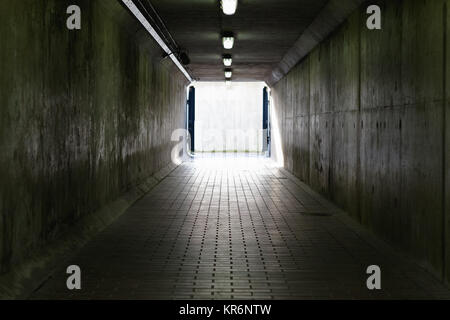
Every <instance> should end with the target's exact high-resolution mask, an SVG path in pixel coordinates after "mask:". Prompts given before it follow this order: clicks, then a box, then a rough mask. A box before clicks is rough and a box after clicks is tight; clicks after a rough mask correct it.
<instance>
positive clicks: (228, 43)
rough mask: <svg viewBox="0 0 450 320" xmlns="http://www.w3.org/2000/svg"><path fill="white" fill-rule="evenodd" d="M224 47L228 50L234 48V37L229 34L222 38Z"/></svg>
mask: <svg viewBox="0 0 450 320" xmlns="http://www.w3.org/2000/svg"><path fill="white" fill-rule="evenodd" d="M222 43H223V47H224V48H225V49H227V50H230V49H233V46H234V37H231V36H227V37H223V38H222Z"/></svg>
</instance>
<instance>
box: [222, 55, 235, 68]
mask: <svg viewBox="0 0 450 320" xmlns="http://www.w3.org/2000/svg"><path fill="white" fill-rule="evenodd" d="M223 64H224V66H225V67H231V65H232V64H233V59H232V58H231V55H227V56H224V57H223Z"/></svg>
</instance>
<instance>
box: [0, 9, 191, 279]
mask: <svg viewBox="0 0 450 320" xmlns="http://www.w3.org/2000/svg"><path fill="white" fill-rule="evenodd" d="M70 4H77V5H79V6H80V7H81V10H82V29H81V30H80V31H69V30H68V29H67V28H66V18H67V15H66V8H67V6H68V5H70ZM0 34H1V35H2V37H1V40H0V88H1V91H0V150H1V152H0V270H1V272H0V273H5V272H7V271H8V270H10V269H11V266H14V265H15V264H16V263H18V262H20V261H21V260H22V258H24V257H26V256H27V255H28V254H29V253H30V252H32V251H34V250H36V249H39V248H41V247H42V246H43V245H45V244H46V243H47V242H48V241H50V240H52V239H55V238H57V237H59V236H60V235H61V234H63V233H64V232H65V230H66V229H68V227H69V226H70V225H72V224H73V223H74V222H75V221H77V220H79V219H80V218H82V217H84V216H86V215H88V214H89V213H92V212H95V211H96V210H98V209H99V208H101V207H102V206H104V205H105V204H106V203H108V202H110V201H113V200H114V199H116V198H117V197H118V196H119V195H121V194H123V193H124V192H125V191H127V190H128V189H129V188H131V187H133V186H136V185H137V184H139V183H140V181H142V180H143V179H145V178H147V177H149V176H150V175H152V174H153V173H155V172H156V171H158V170H159V169H160V168H162V167H163V166H165V165H166V164H168V163H169V162H170V150H171V147H172V145H173V144H172V143H171V142H170V138H171V133H172V130H174V129H176V128H183V127H184V108H185V102H186V90H185V88H186V80H185V78H184V77H183V76H182V75H181V74H180V73H178V72H177V70H176V69H175V68H174V67H173V66H172V65H171V63H170V62H168V61H170V60H169V59H166V60H164V61H162V60H161V57H162V52H161V50H160V49H159V47H158V46H157V45H156V43H154V42H153V41H152V40H150V38H149V35H148V34H147V33H146V32H145V31H144V30H143V28H142V27H141V26H140V25H139V24H138V23H137V22H136V21H135V20H134V18H132V16H131V14H129V13H128V12H127V11H126V9H125V8H123V7H122V6H121V5H120V3H119V1H110V0H95V1H94V0H91V1H89V0H84V1H64V0H21V1H0Z"/></svg>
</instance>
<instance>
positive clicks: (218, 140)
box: [194, 82, 265, 152]
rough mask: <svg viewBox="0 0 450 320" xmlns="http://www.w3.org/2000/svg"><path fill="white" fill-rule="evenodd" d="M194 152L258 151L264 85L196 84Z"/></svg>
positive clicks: (259, 83)
mask: <svg viewBox="0 0 450 320" xmlns="http://www.w3.org/2000/svg"><path fill="white" fill-rule="evenodd" d="M194 86H195V94H196V101H195V109H196V112H195V113H196V115H195V117H196V119H195V150H196V151H197V152H212V151H215V152H224V151H226V152H233V151H237V152H261V151H262V150H263V136H264V135H263V129H262V120H263V88H264V87H265V83H264V82H231V83H229V84H226V83H225V82H196V83H195V85H194Z"/></svg>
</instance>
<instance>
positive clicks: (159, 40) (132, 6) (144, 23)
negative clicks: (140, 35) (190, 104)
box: [122, 0, 193, 82]
mask: <svg viewBox="0 0 450 320" xmlns="http://www.w3.org/2000/svg"><path fill="white" fill-rule="evenodd" d="M122 2H123V4H124V5H125V6H127V8H128V9H129V10H130V11H131V12H132V13H133V15H134V16H135V17H136V18H137V19H138V20H139V22H140V23H141V24H142V26H143V27H144V28H145V29H146V30H147V32H148V33H149V34H150V35H151V36H152V37H153V39H155V41H156V42H157V43H158V44H159V46H160V47H161V48H162V49H163V50H164V52H165V53H166V54H167V55H168V56H169V57H170V59H171V60H172V61H173V63H175V65H176V66H177V67H178V69H180V71H181V72H182V73H183V74H184V75H185V77H186V78H187V79H188V80H189V82H192V81H193V79H192V78H191V76H190V75H189V73H188V72H187V71H186V69H185V68H184V67H183V66H182V65H181V63H180V61H179V60H178V58H177V57H176V56H175V55H174V54H173V52H172V50H171V49H170V48H169V47H168V46H167V44H166V43H165V42H164V40H163V39H162V38H161V37H160V36H159V35H158V33H157V32H156V30H155V29H154V28H153V27H152V26H151V25H150V22H148V20H147V19H146V18H145V17H144V15H143V14H142V12H141V11H140V10H139V8H138V7H136V5H135V4H134V3H133V1H132V0H122Z"/></svg>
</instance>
